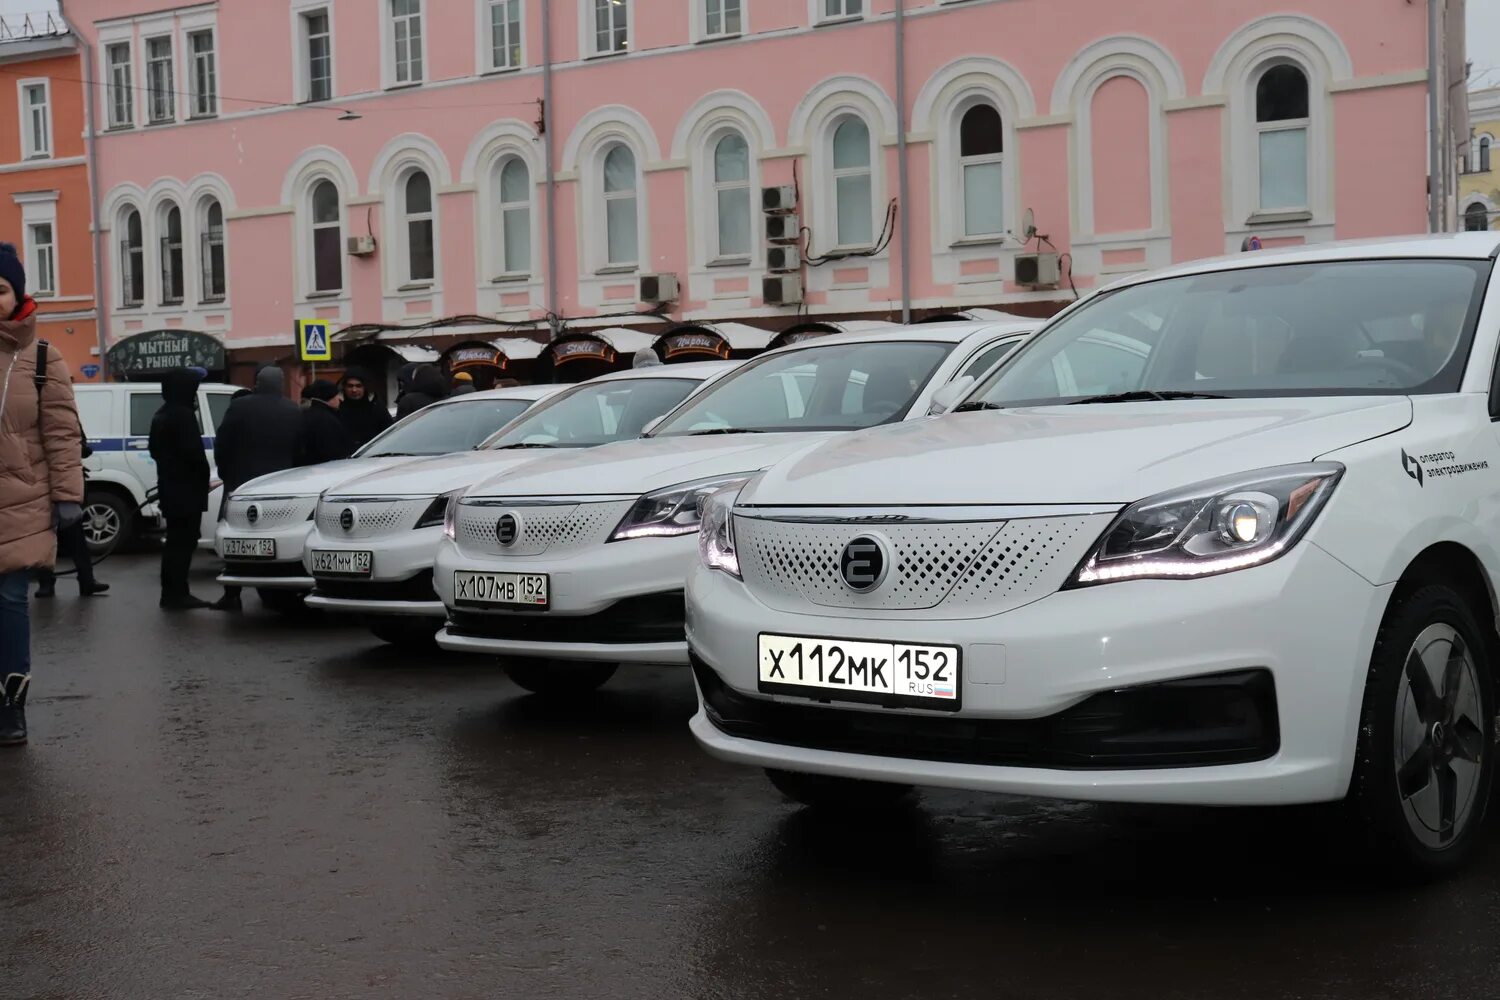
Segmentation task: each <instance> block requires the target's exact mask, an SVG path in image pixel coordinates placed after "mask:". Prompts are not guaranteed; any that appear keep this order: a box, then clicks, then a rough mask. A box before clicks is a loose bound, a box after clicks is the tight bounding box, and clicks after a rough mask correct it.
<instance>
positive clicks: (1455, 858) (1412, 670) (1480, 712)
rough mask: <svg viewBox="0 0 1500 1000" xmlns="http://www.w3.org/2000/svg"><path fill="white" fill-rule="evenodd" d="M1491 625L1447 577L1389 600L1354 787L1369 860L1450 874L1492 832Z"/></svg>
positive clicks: (1352, 798)
mask: <svg viewBox="0 0 1500 1000" xmlns="http://www.w3.org/2000/svg"><path fill="white" fill-rule="evenodd" d="M1487 617H1488V615H1486V618H1487ZM1485 635H1486V633H1485V632H1484V631H1483V630H1482V629H1481V628H1480V626H1479V623H1478V620H1477V619H1476V617H1475V614H1474V611H1473V608H1472V606H1471V605H1470V602H1469V601H1468V599H1467V598H1465V596H1464V595H1463V594H1461V593H1460V592H1459V591H1457V590H1455V589H1454V588H1452V587H1450V586H1447V585H1445V584H1423V585H1419V586H1416V587H1411V588H1406V589H1403V590H1398V591H1397V592H1396V595H1395V597H1394V598H1393V599H1392V601H1391V605H1390V607H1389V608H1387V609H1386V614H1385V619H1384V620H1383V621H1382V622H1381V625H1380V631H1379V633H1378V634H1377V636H1376V640H1375V650H1374V653H1373V654H1372V655H1371V657H1370V672H1369V676H1368V677H1367V679H1366V681H1365V694H1364V704H1363V707H1362V709H1361V712H1360V725H1359V736H1358V742H1357V744H1356V753H1355V762H1354V775H1353V778H1352V780H1351V782H1350V785H1349V797H1348V804H1349V805H1350V806H1351V807H1352V809H1353V812H1354V817H1355V820H1356V822H1357V823H1358V824H1359V825H1360V827H1361V830H1362V833H1363V835H1364V838H1365V840H1366V846H1367V847H1368V851H1367V853H1368V854H1369V856H1370V857H1369V860H1371V861H1372V862H1374V863H1376V864H1377V865H1379V866H1380V867H1381V869H1383V870H1386V871H1390V872H1393V873H1399V874H1404V875H1409V876H1416V877H1424V878H1430V877H1435V876H1439V875H1443V874H1446V873H1448V872H1451V871H1453V870H1455V869H1457V868H1459V867H1460V866H1462V865H1463V864H1464V863H1465V862H1466V861H1467V860H1468V859H1469V857H1470V856H1471V855H1472V854H1473V852H1474V850H1475V849H1476V848H1477V847H1478V846H1479V844H1480V831H1481V829H1482V827H1483V825H1484V818H1485V810H1486V806H1487V805H1488V802H1489V797H1490V786H1491V784H1492V782H1493V779H1494V761H1493V759H1492V755H1491V754H1490V753H1489V752H1488V751H1489V747H1490V746H1491V744H1492V743H1493V742H1494V736H1495V723H1494V714H1495V686H1494V680H1493V678H1492V677H1491V676H1490V666H1491V656H1490V654H1491V648H1492V647H1491V643H1489V642H1487V641H1486V638H1485Z"/></svg>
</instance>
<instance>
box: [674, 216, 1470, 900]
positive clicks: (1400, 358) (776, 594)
mask: <svg viewBox="0 0 1500 1000" xmlns="http://www.w3.org/2000/svg"><path fill="white" fill-rule="evenodd" d="M1497 239H1500V234H1477V233H1476V234H1465V235H1460V236H1452V237H1438V238H1414V239H1411V240H1404V241H1384V242H1369V243H1361V244H1348V245H1337V244H1335V245H1325V246H1319V247H1313V248H1298V249H1296V250H1291V251H1276V252H1270V251H1265V252H1260V253H1249V254H1244V255H1241V256H1238V257H1234V258H1230V259H1225V260H1218V261H1207V262H1201V263H1196V264H1191V265H1186V266H1182V267H1178V268H1175V269H1172V270H1169V271H1166V272H1164V273H1159V274H1155V275H1151V276H1144V277H1141V278H1137V279H1133V280H1130V281H1127V282H1125V283H1124V284H1122V285H1116V286H1114V287H1112V288H1110V289H1107V290H1104V291H1102V292H1100V293H1097V294H1095V295H1094V296H1092V297H1091V298H1088V299H1086V300H1085V301H1084V302H1082V303H1080V304H1078V305H1076V306H1074V307H1071V308H1070V309H1069V310H1068V311H1067V312H1065V313H1063V314H1061V315H1060V316H1059V317H1058V318H1056V319H1055V320H1054V321H1053V322H1052V323H1050V324H1049V325H1048V327H1047V328H1046V329H1045V330H1043V331H1042V332H1041V333H1040V334H1039V335H1038V336H1037V337H1035V338H1034V339H1032V340H1031V341H1030V342H1029V343H1028V344H1027V345H1025V346H1024V347H1023V348H1022V349H1020V350H1019V351H1017V352H1016V355H1015V356H1014V357H1013V358H1012V359H1011V360H1010V361H1009V362H1007V364H1006V365H1005V366H1004V367H1003V368H1001V369H1000V370H999V371H998V372H995V373H993V374H992V375H991V376H990V377H989V378H988V379H986V380H984V381H983V382H982V383H980V384H979V385H978V386H977V387H975V389H974V391H973V392H972V393H971V394H970V395H969V396H968V398H967V399H966V400H965V401H964V402H963V403H961V404H960V405H959V406H957V407H956V409H955V412H953V413H951V414H949V415H945V416H943V417H941V418H938V419H935V420H918V421H913V422H910V423H907V424H903V425H899V426H893V427H885V428H880V429H877V430H873V431H869V432H867V433H863V434H859V435H850V436H848V437H844V438H840V439H837V440H832V441H829V442H827V443H825V444H823V445H821V446H819V447H816V448H812V449H808V450H805V451H804V452H802V453H800V454H798V455H797V456H795V457H793V458H792V459H790V460H788V461H785V462H783V463H781V464H778V465H776V466H774V467H772V468H771V469H770V470H768V471H767V472H765V473H764V474H763V475H762V476H760V477H758V478H757V479H754V480H752V481H751V482H750V483H748V484H747V485H745V486H744V487H743V488H742V489H740V490H738V491H735V490H733V489H730V490H724V491H721V492H719V493H717V494H715V495H714V496H713V497H712V498H711V499H710V500H709V502H708V504H707V506H706V509H705V513H704V515H703V532H702V535H701V542H702V546H701V555H702V558H701V560H700V562H701V565H700V566H699V568H698V569H696V570H695V571H694V573H693V575H692V577H691V579H690V580H689V581H688V588H687V603H688V612H687V633H688V640H689V643H690V646H691V649H692V660H693V667H694V672H695V676H696V679H697V683H698V689H699V694H700V699H701V708H700V711H699V712H698V714H697V715H696V716H695V717H694V718H693V720H692V724H691V725H692V731H693V733H694V735H695V736H696V737H697V739H698V740H699V741H700V742H701V743H702V744H703V746H705V747H706V748H707V749H708V750H709V751H710V752H711V753H713V754H715V755H717V756H719V757H722V758H724V759H727V760H731V761H738V762H741V763H745V764H752V765H756V766H760V767H764V768H767V769H769V772H770V775H771V778H772V780H773V782H775V784H776V785H777V787H779V788H780V789H782V790H783V791H784V792H786V793H787V794H789V795H790V796H791V797H792V798H795V799H798V800H801V801H803V802H806V803H810V804H819V803H823V804H845V805H847V804H851V803H862V804H870V803H871V802H874V801H880V800H883V799H889V798H892V797H895V796H897V795H899V794H901V793H902V792H903V791H904V790H905V789H906V787H908V786H910V785H940V786H947V787H954V788H965V789H978V790H990V791H996V792H1008V793H1015V794H1021V795H1043V796H1057V797H1065V798H1074V799H1093V800H1109V801H1121V802H1138V803H1182V804H1199V805H1253V804H1287V803H1313V802H1323V801H1331V800H1340V799H1344V798H1346V797H1347V798H1348V799H1349V800H1351V804H1352V805H1353V806H1354V807H1355V809H1354V812H1355V813H1356V814H1357V815H1359V816H1360V817H1362V823H1363V826H1364V828H1365V831H1364V832H1366V833H1367V834H1368V835H1369V837H1370V838H1371V839H1372V841H1373V842H1374V843H1375V844H1376V845H1378V846H1379V847H1381V848H1383V850H1382V851H1381V852H1380V853H1381V854H1382V856H1384V857H1386V858H1388V859H1390V860H1392V861H1394V862H1395V863H1398V864H1403V865H1406V866H1410V867H1415V868H1417V869H1421V870H1428V871H1432V870H1442V869H1446V868H1449V867H1452V866H1454V865H1457V864H1458V863H1459V862H1460V861H1461V860H1462V859H1463V858H1464V857H1465V855H1466V854H1467V853H1468V852H1469V850H1470V849H1471V848H1472V847H1473V846H1474V845H1475V843H1476V838H1477V837H1478V832H1479V827H1480V823H1481V821H1482V819H1483V817H1484V813H1485V807H1486V802H1487V800H1488V797H1489V792H1490V783H1491V776H1492V770H1493V768H1492V759H1493V753H1492V751H1491V749H1490V748H1491V747H1492V746H1493V745H1494V744H1495V740H1496V724H1495V714H1496V710H1497V708H1496V701H1495V680H1494V674H1493V671H1494V668H1495V666H1496V663H1497V658H1496V639H1497V636H1496V620H1497V610H1496V602H1495V598H1494V594H1495V592H1496V588H1497V582H1500V440H1497V439H1500V431H1497V427H1500V424H1497V423H1496V422H1495V421H1496V419H1497V417H1500V370H1497V368H1496V363H1495V362H1496V348H1497V334H1500V275H1497V274H1496V268H1495V266H1494V264H1495V258H1496V254H1497V249H1500V244H1497Z"/></svg>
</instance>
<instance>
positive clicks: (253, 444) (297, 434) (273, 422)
mask: <svg viewBox="0 0 1500 1000" xmlns="http://www.w3.org/2000/svg"><path fill="white" fill-rule="evenodd" d="M303 450H304V445H303V437H302V410H301V408H300V407H298V406H297V404H296V403H294V402H292V401H291V400H290V399H288V398H287V397H286V376H285V375H284V374H282V371H281V369H280V368H277V367H276V366H275V365H267V366H266V367H264V368H262V369H261V370H260V371H258V372H256V373H255V389H254V391H252V392H251V393H250V394H249V395H246V396H239V397H238V398H236V399H234V400H233V401H231V402H230V404H229V409H228V411H226V412H225V414H224V421H223V423H221V424H220V425H219V437H218V441H217V442H216V444H215V447H214V458H215V459H216V460H217V461H218V463H219V478H220V479H222V480H223V481H224V499H225V501H226V503H227V501H228V499H229V497H230V496H231V495H233V493H234V491H235V490H237V489H239V488H240V487H241V486H244V485H245V484H246V483H248V482H249V481H250V480H252V479H256V478H258V477H260V476H267V475H270V474H271V473H273V472H280V471H281V470H282V469H291V468H295V467H296V466H298V465H301V464H303ZM223 516H224V507H222V506H221V507H220V509H219V517H220V518H223ZM240 606H241V605H240V588H239V587H231V586H226V587H225V588H224V596H223V597H221V598H219V600H218V601H217V603H215V604H214V607H216V608H218V609H219V610H220V611H238V610H240Z"/></svg>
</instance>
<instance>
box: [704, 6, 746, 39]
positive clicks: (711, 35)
mask: <svg viewBox="0 0 1500 1000" xmlns="http://www.w3.org/2000/svg"><path fill="white" fill-rule="evenodd" d="M730 4H734V5H735V6H737V7H738V8H739V12H740V26H739V28H738V30H736V31H727V30H725V28H724V25H725V24H726V23H727V22H728V19H727V18H726V17H725V9H726V8H727V7H728V6H729V5H730ZM749 6H750V4H749V0H693V41H695V42H717V41H721V40H723V39H726V38H739V37H741V36H742V35H746V34H748V33H749V27H748V25H747V24H746V22H745V15H746V13H747V11H746V8H747V7H749ZM713 7H717V8H718V15H719V30H718V31H712V30H710V28H709V18H710V16H711V11H710V8H713Z"/></svg>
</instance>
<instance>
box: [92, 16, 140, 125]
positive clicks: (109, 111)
mask: <svg viewBox="0 0 1500 1000" xmlns="http://www.w3.org/2000/svg"><path fill="white" fill-rule="evenodd" d="M111 49H124V50H125V62H124V63H123V64H117V63H114V62H112V61H111V59H110V50H111ZM99 62H100V67H101V69H100V79H102V80H104V81H105V86H104V120H105V122H106V124H107V126H108V127H109V128H110V129H126V128H135V123H136V120H137V108H136V92H137V91H139V90H140V88H139V87H137V86H136V85H135V46H134V44H132V41H131V39H130V36H128V35H126V36H125V37H123V38H101V39H100V42H99ZM117 66H119V67H121V68H123V69H124V70H125V84H124V89H125V100H124V102H123V103H124V106H125V109H126V111H127V112H128V113H129V117H128V118H121V117H120V116H119V113H118V110H119V109H118V104H117V101H116V98H117V97H118V96H119V91H120V84H119V83H118V82H117V81H116V80H115V69H116V67H117Z"/></svg>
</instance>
